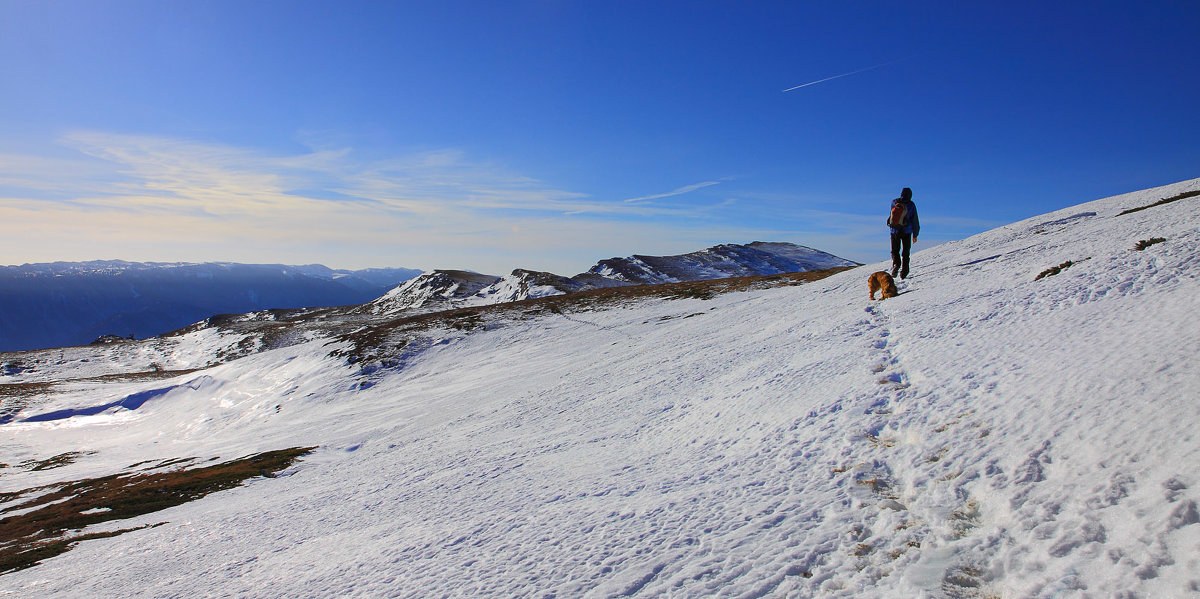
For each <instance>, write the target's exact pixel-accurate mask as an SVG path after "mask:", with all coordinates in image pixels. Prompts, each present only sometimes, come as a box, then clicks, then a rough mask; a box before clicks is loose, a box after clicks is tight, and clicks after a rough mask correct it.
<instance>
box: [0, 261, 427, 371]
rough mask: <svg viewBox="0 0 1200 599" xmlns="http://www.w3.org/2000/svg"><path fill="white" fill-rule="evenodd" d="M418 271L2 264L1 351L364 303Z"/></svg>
mask: <svg viewBox="0 0 1200 599" xmlns="http://www.w3.org/2000/svg"><path fill="white" fill-rule="evenodd" d="M420 272H421V271H418V270H411V269H403V268H399V269H368V270H360V271H347V270H332V269H329V268H326V267H324V266H321V265H308V266H283V265H277V264H275V265H267V264H232V263H204V264H186V263H135V262H123V261H116V260H109V261H93V262H56V263H51V264H26V265H23V266H4V267H0V350H5V351H12V350H21V349H33V348H44V347H58V346H63V345H82V344H85V343H89V342H91V341H92V340H94V339H96V338H98V337H100V336H101V335H119V336H123V337H128V336H129V335H133V336H136V337H148V336H150V335H158V334H161V333H164V332H167V331H170V330H173V329H177V328H180V327H183V326H187V325H189V324H192V323H194V322H196V321H198V320H201V319H204V318H208V317H209V316H212V315H213V314H219V313H241V312H249V311H252V310H261V309H264V308H297V307H301V306H337V305H347V304H360V303H362V302H365V301H369V300H371V299H374V298H377V297H379V296H380V295H382V294H383V293H384V292H386V291H387V290H388V289H390V288H392V287H393V286H395V285H396V284H397V283H398V282H400V281H403V280H406V279H409V278H411V277H413V276H415V275H417V274H419V273H420Z"/></svg>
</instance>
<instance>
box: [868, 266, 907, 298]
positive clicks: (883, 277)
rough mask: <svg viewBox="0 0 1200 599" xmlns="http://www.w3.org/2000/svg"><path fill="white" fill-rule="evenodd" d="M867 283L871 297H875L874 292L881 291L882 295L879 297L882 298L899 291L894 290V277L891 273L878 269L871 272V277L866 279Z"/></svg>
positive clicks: (891, 295)
mask: <svg viewBox="0 0 1200 599" xmlns="http://www.w3.org/2000/svg"><path fill="white" fill-rule="evenodd" d="M867 285H868V286H870V288H871V299H875V292H876V291H882V292H883V294H882V295H883V296H882V297H880V298H879V299H881V300H884V299H887V298H889V297H896V296H897V295H899V294H900V293H899V292H898V291H896V279H893V278H892V275H890V274H888V273H886V272H884V271H882V270H881V271H879V272H876V273H871V278H869V279H867Z"/></svg>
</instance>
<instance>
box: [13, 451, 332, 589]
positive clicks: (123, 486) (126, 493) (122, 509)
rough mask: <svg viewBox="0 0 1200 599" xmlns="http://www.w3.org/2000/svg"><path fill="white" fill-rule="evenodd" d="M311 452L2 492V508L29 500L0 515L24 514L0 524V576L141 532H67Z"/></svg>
mask: <svg viewBox="0 0 1200 599" xmlns="http://www.w3.org/2000/svg"><path fill="white" fill-rule="evenodd" d="M313 449H315V448H313V447H294V448H291V449H282V450H278V451H268V452H265V453H260V454H256V455H252V456H249V457H245V458H241V459H238V460H232V461H229V462H224V463H220V464H216V465H212V466H205V467H200V468H192V469H179V470H174V471H169V472H152V473H144V472H143V473H123V474H115V475H112V476H105V477H101V478H89V479H83V480H78V481H73V482H65V483H58V484H55V485H50V486H45V487H37V488H33V489H25V490H23V491H18V492H16V493H6V494H5V495H4V497H2V498H0V500H3V501H4V502H5V503H12V502H14V501H19V500H20V499H21V498H22V497H30V499H29V500H27V501H25V502H22V503H18V504H16V505H10V506H9V507H6V508H5V509H3V510H0V513H12V512H14V511H23V512H24V513H21V514H18V515H15V516H9V517H6V518H3V519H0V574H5V573H8V572H12V571H15V570H20V569H24V568H29V567H32V566H36V565H37V564H38V563H40V562H41V561H42V560H45V559H49V558H51V557H54V556H56V555H59V554H62V553H64V552H66V551H68V550H70V549H71V548H72V547H73V546H75V545H76V544H77V543H79V542H80V541H84V540H88V539H95V538H102V537H110V536H115V535H119V534H123V533H125V532H129V531H131V530H138V529H139V528H145V527H144V526H143V527H138V528H129V529H123V530H117V531H110V532H102V533H87V534H71V531H82V530H83V529H84V528H85V527H88V526H91V525H94V524H99V523H101V522H106V521H110V520H123V519H127V518H133V517H135V516H141V515H143V514H149V513H152V512H157V511H160V510H164V509H166V508H169V507H173V506H176V505H180V504H183V503H187V502H189V501H195V500H197V499H200V498H201V497H204V496H205V495H208V494H209V493H214V492H217V491H222V490H225V489H230V488H233V487H236V486H238V485H240V484H242V483H243V482H245V481H246V480H247V479H250V478H253V477H258V476H267V477H270V476H274V475H275V474H276V473H278V472H279V471H280V470H283V469H284V468H287V467H288V466H290V465H292V463H294V462H295V461H296V460H297V459H299V458H300V457H301V456H304V455H307V454H308V453H310V452H311V451H312V450H313ZM164 463H169V462H164Z"/></svg>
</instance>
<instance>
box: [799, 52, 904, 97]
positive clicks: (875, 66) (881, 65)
mask: <svg viewBox="0 0 1200 599" xmlns="http://www.w3.org/2000/svg"><path fill="white" fill-rule="evenodd" d="M895 62H900V60H892V61H889V62H885V63H882V64H877V65H874V66H870V67H867V68H865V69H859V70H857V71H850V72H849V73H842V74H841V75H834V76H833V77H826V78H824V79H818V80H816V81H809V82H808V83H805V84H802V85H797V86H796V87H789V88H787V89H785V90H783V91H784V92H785V93H786V92H790V91H792V90H794V89H800V88H802V87H808V86H810V85H816V84H818V83H825V82H826V81H831V80H833V79H840V78H842V77H849V76H851V75H857V74H859V73H861V72H863V71H869V70H871V69H878V68H879V67H886V66H888V65H889V64H892V63H895Z"/></svg>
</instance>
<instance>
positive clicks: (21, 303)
mask: <svg viewBox="0 0 1200 599" xmlns="http://www.w3.org/2000/svg"><path fill="white" fill-rule="evenodd" d="M854 265H856V263H855V262H851V261H849V260H845V259H842V258H839V257H837V256H834V255H832V254H828V253H825V252H822V251H819V250H814V249H812V248H807V247H804V246H799V245H795V244H791V243H767V242H754V243H750V244H747V245H736V244H724V245H718V246H714V247H711V248H708V249H705V250H701V251H698V252H692V253H689V254H682V255H678V256H641V255H634V256H630V257H627V258H609V259H607V260H601V261H600V262H598V263H596V265H595V266H593V267H592V268H591V269H589V270H588V271H587V272H584V273H580V274H577V275H575V276H573V277H564V276H560V275H556V274H554V273H548V272H537V271H531V270H524V269H517V270H514V271H512V273H510V274H509V275H507V276H494V275H487V274H480V273H474V272H468V271H462V270H434V271H432V272H427V273H424V274H422V271H419V270H412V269H405V268H395V269H369V270H358V271H346V270H332V269H330V268H327V267H324V266H320V265H309V266H284V265H279V264H234V263H203V264H189V263H137V262H123V261H93V262H71V263H65V262H56V263H52V264H27V265H23V266H7V267H0V351H18V350H27V349H40V348H48V347H63V346H72V345H84V344H88V343H92V342H94V341H101V342H104V341H118V340H120V339H122V338H125V339H127V338H129V337H131V336H132V337H135V338H139V339H140V338H145V337H150V336H155V335H161V334H163V333H166V332H169V331H174V330H176V329H180V328H183V327H186V326H188V325H191V324H194V323H198V322H200V321H203V320H206V319H210V318H211V317H212V316H214V315H218V314H248V313H251V312H261V311H264V310H268V309H292V308H311V307H328V306H349V307H350V308H349V310H348V312H351V313H359V314H374V315H384V316H388V315H394V314H395V315H398V314H403V313H413V314H420V313H429V312H438V311H441V310H450V309H455V308H462V307H468V306H481V305H489V304H499V303H505V302H512V301H518V300H523V299H529V298H538V297H545V296H549V295H561V294H568V293H576V292H579V291H587V290H590V289H600V288H606V287H624V286H631V285H649V284H659V283H674V282H683V281H701V280H710V279H722V278H729V277H745V276H755V275H771V274H779V273H789V272H804V271H810V270H823V269H827V268H837V267H843V266H854ZM265 317H271V316H269V315H268V316H265ZM248 318H256V317H255V316H253V315H248Z"/></svg>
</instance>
